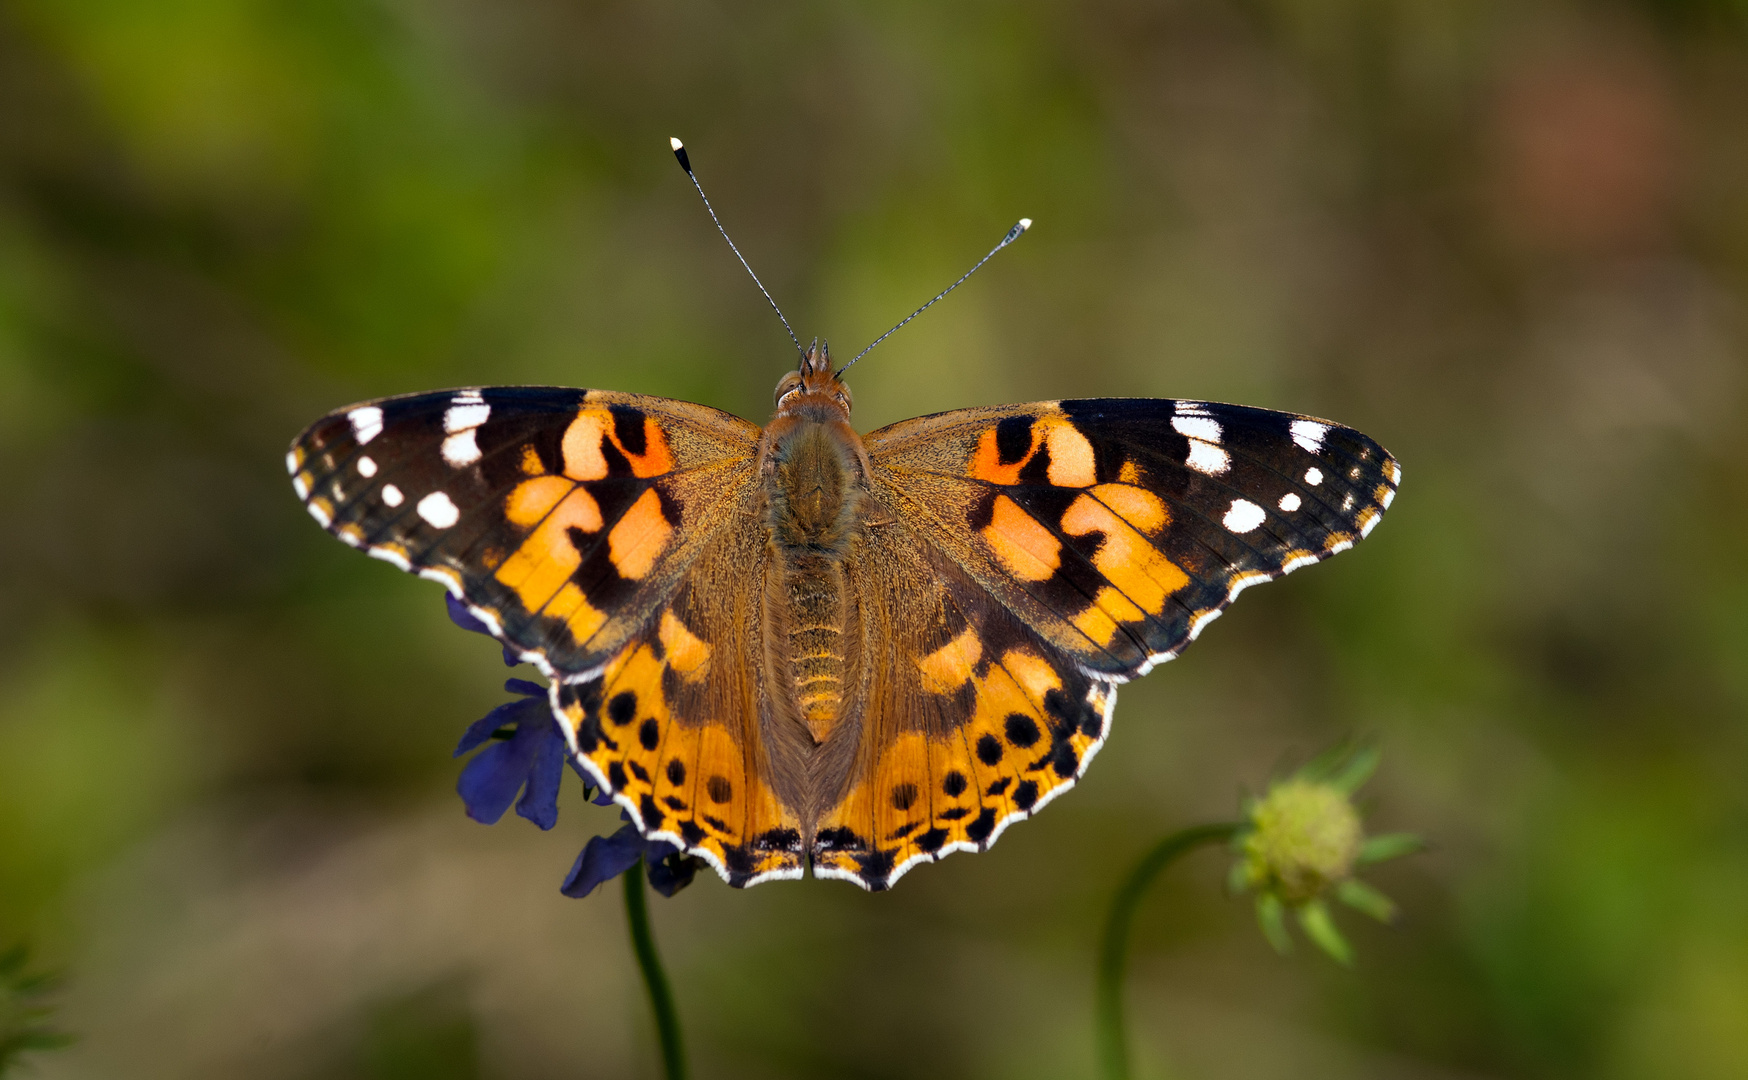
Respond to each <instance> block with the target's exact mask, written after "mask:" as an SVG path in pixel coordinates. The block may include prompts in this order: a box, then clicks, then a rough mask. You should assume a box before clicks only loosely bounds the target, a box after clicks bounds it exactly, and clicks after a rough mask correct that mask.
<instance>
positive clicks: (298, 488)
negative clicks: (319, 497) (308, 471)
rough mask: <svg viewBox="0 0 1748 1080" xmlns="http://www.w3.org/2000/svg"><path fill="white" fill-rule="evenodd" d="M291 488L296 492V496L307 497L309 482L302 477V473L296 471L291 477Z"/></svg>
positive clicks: (308, 494) (308, 495)
mask: <svg viewBox="0 0 1748 1080" xmlns="http://www.w3.org/2000/svg"><path fill="white" fill-rule="evenodd" d="M291 490H293V491H295V492H297V497H298V498H300V499H307V498H309V497H310V485H309V482H308V481H306V480H305V479H304V478H303V474H302V473H298V474H297V475H296V476H294V477H292V478H291Z"/></svg>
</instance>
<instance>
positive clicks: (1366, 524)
mask: <svg viewBox="0 0 1748 1080" xmlns="http://www.w3.org/2000/svg"><path fill="white" fill-rule="evenodd" d="M1383 520H1384V515H1383V514H1367V515H1366V520H1365V521H1363V522H1361V523H1360V539H1362V540H1363V539H1365V538H1366V537H1368V536H1370V535H1372V530H1373V529H1375V528H1377V527H1378V522H1380V521H1383Z"/></svg>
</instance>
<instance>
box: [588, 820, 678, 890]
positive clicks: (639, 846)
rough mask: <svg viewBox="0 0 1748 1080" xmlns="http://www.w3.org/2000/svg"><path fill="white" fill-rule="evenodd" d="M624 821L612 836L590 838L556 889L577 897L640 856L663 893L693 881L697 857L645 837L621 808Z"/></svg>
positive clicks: (616, 875)
mask: <svg viewBox="0 0 1748 1080" xmlns="http://www.w3.org/2000/svg"><path fill="white" fill-rule="evenodd" d="M619 816H620V817H623V818H626V819H627V824H626V825H624V826H623V827H621V828H620V830H619V831H618V832H616V833H614V834H613V835H612V836H597V837H594V838H593V839H591V840H590V841H589V842H588V844H587V845H586V846H585V847H584V848H583V851H582V854H580V855H578V856H577V861H576V863H575V864H574V865H573V866H572V867H571V872H570V875H569V876H567V877H566V878H565V879H564V884H563V885H562V886H560V887H559V891H560V892H562V893H564V894H565V895H566V896H570V897H576V898H578V899H580V898H582V897H585V896H587V895H589V894H590V893H592V892H594V891H595V889H596V888H597V887H598V886H600V885H601V884H602V883H604V882H606V881H609V880H611V879H613V878H616V877H618V876H619V875H620V874H623V873H625V871H627V870H629V869H631V868H632V867H633V866H636V865H637V860H639V859H642V860H643V861H644V863H645V864H646V865H647V866H648V867H649V885H650V888H652V889H654V890H655V891H656V892H659V893H661V894H662V895H663V896H672V895H674V894H675V893H677V892H679V891H680V890H681V889H684V888H685V887H686V886H688V885H690V884H692V878H693V877H694V876H695V875H696V874H697V873H698V866H699V860H698V859H697V858H696V857H695V856H691V855H681V854H680V849H679V848H677V847H675V846H674V845H672V844H670V843H668V842H667V841H666V840H645V839H644V838H643V837H642V836H641V835H639V834H638V831H637V826H635V825H632V824H630V823H629V819H630V815H628V814H626V813H624V812H623V811H621V812H620V815H619Z"/></svg>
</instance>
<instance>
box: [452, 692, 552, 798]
mask: <svg viewBox="0 0 1748 1080" xmlns="http://www.w3.org/2000/svg"><path fill="white" fill-rule="evenodd" d="M495 715H502V716H504V717H513V718H514V719H515V722H516V733H515V734H514V735H512V736H511V737H510V738H509V739H508V740H503V741H499V742H495V743H493V745H491V746H488V747H486V748H485V749H484V750H481V751H480V752H479V753H478V754H476V755H475V756H474V758H473V760H472V761H469V762H468V763H467V765H466V766H465V767H464V768H463V769H462V770H461V779H460V780H458V781H457V782H456V785H455V790H456V792H457V793H459V794H460V795H461V801H462V802H463V803H465V804H466V805H467V816H468V817H470V818H473V819H474V820H475V821H478V822H482V823H483V824H486V825H492V824H496V822H497V820H498V819H499V818H501V817H503V816H504V811H505V810H508V809H509V808H510V804H511V803H512V802H514V801H515V799H516V793H517V792H518V791H520V790H522V787H523V785H524V784H527V783H528V781H529V774H530V773H531V772H532V771H533V769H534V766H535V761H536V759H537V758H538V756H539V754H540V751H541V749H542V748H543V747H545V746H546V745H548V744H549V743H550V741H551V739H552V737H553V734H554V732H553V722H552V711H551V709H549V708H548V707H547V704H546V702H544V701H539V700H536V699H532V698H525V699H523V700H521V701H514V702H511V703H510V704H508V705H500V706H498V708H496V709H493V710H492V713H491V714H490V715H488V716H487V717H486V719H487V720H490V719H491V718H492V716H495ZM484 722H485V721H481V722H480V724H476V725H474V726H475V727H476V728H477V727H480V726H481V725H483V724H484ZM494 730H495V729H494ZM469 735H470V736H471V735H472V731H471V729H470V732H469ZM465 741H466V739H465V738H464V739H463V742H465ZM553 794H554V796H555V797H556V794H557V792H556V787H555V788H554V790H553ZM553 812H554V813H555V814H556V813H557V809H556V804H555V808H554V811H553Z"/></svg>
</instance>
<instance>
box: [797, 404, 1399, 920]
mask: <svg viewBox="0 0 1748 1080" xmlns="http://www.w3.org/2000/svg"><path fill="white" fill-rule="evenodd" d="M867 444H868V450H869V458H870V466H871V471H870V476H869V487H870V490H871V492H872V494H873V496H874V500H875V501H874V506H873V508H872V509H871V510H870V512H869V515H868V518H869V521H870V526H869V528H868V529H867V531H866V534H865V542H864V544H863V549H862V552H861V553H860V555H859V557H858V562H857V564H856V566H855V567H853V568H852V569H853V574H854V580H855V582H856V588H857V593H858V601H859V604H860V606H861V610H862V611H863V613H864V614H863V623H864V628H865V633H867V634H869V635H871V636H872V637H871V640H884V641H887V642H889V644H888V645H887V646H886V648H885V649H884V651H883V652H882V651H880V650H874V651H873V652H872V653H871V654H870V655H872V657H873V658H872V660H871V661H870V663H869V665H868V673H867V682H866V685H865V687H864V693H863V696H864V697H865V699H866V705H865V706H864V710H865V711H864V712H863V713H861V714H860V716H859V722H860V728H861V738H862V746H861V749H860V752H859V754H858V758H857V762H856V766H855V768H854V770H853V773H852V779H851V781H850V783H849V785H848V787H847V791H846V793H845V795H844V797H843V799H842V801H841V802H840V803H839V804H838V805H837V806H836V807H835V808H834V809H833V810H832V811H831V812H830V813H829V814H828V815H827V817H826V819H825V821H824V823H823V825H822V828H821V830H820V832H819V840H818V842H817V844H816V848H815V852H814V860H815V866H816V872H818V873H820V874H822V875H823V876H833V877H843V878H846V879H849V880H852V881H855V882H857V883H858V884H861V885H863V886H864V887H867V888H874V889H879V888H885V887H887V886H888V885H890V884H891V883H892V881H893V880H895V879H896V878H897V877H898V875H899V874H902V873H903V872H904V871H905V869H907V868H908V867H909V866H910V865H912V864H914V863H916V862H918V861H922V860H928V859H935V858H939V857H940V856H942V855H944V854H946V853H949V852H952V851H957V850H968V849H969V850H981V849H984V848H987V847H988V845H989V844H991V843H993V842H994V840H995V838H996V837H997V836H998V835H999V834H1000V833H1001V831H1002V829H1004V828H1005V827H1006V825H1007V824H1008V823H1009V822H1011V821H1013V820H1015V819H1017V818H1023V817H1027V816H1030V814H1032V813H1033V812H1035V811H1036V810H1037V809H1038V807H1040V806H1042V805H1043V804H1044V803H1045V802H1047V801H1048V800H1049V799H1050V798H1051V797H1053V796H1054V795H1055V794H1058V793H1060V792H1061V791H1063V790H1066V789H1067V788H1068V787H1069V786H1072V784H1073V783H1074V781H1075V780H1076V779H1077V778H1078V777H1079V776H1080V774H1081V773H1082V772H1083V771H1084V770H1085V768H1086V765H1087V763H1088V762H1089V761H1090V760H1091V758H1092V756H1093V754H1094V753H1096V752H1097V750H1098V748H1099V746H1100V745H1101V744H1102V742H1103V740H1104V738H1105V734H1106V731H1107V728H1108V725H1109V719H1110V714H1111V710H1112V708H1113V707H1114V705H1115V702H1116V687H1117V685H1118V684H1119V683H1121V682H1123V681H1125V680H1127V679H1129V678H1133V677H1134V676H1136V675H1138V674H1141V673H1143V672H1145V671H1146V670H1147V669H1148V668H1150V667H1151V666H1152V665H1153V664H1155V663H1158V662H1160V661H1162V660H1166V659H1169V658H1171V657H1172V656H1175V655H1176V654H1177V653H1178V652H1179V651H1180V650H1181V649H1182V648H1183V647H1184V646H1185V645H1186V644H1188V643H1189V642H1190V641H1192V640H1194V638H1195V637H1196V635H1197V634H1198V633H1200V631H1201V629H1202V628H1203V627H1205V626H1206V625H1207V623H1208V622H1209V620H1211V619H1213V618H1214V617H1215V616H1217V615H1218V614H1219V613H1220V612H1221V611H1222V610H1223V609H1224V608H1225V607H1226V606H1227V605H1228V604H1230V603H1231V602H1232V600H1233V599H1234V598H1235V597H1236V596H1237V595H1238V593H1239V592H1240V591H1242V590H1243V589H1244V588H1245V587H1247V586H1249V585H1252V584H1256V583H1258V582H1261V581H1265V580H1269V579H1271V578H1274V577H1278V576H1280V575H1282V574H1286V573H1290V572H1291V571H1292V570H1294V569H1297V568H1298V567H1300V566H1304V565H1308V564H1309V563H1312V562H1316V561H1319V560H1321V559H1324V558H1327V557H1329V556H1330V555H1333V554H1335V553H1337V552H1340V551H1343V550H1345V549H1346V548H1348V547H1350V546H1352V544H1353V543H1354V541H1355V540H1357V539H1358V538H1360V537H1363V536H1364V535H1366V534H1367V533H1369V532H1370V531H1371V529H1372V527H1373V526H1374V525H1376V523H1377V521H1378V519H1379V516H1380V515H1381V514H1382V513H1383V511H1384V509H1385V508H1386V507H1388V505H1389V503H1390V501H1391V499H1392V497H1393V496H1394V494H1395V490H1396V484H1397V482H1398V481H1399V479H1400V476H1401V470H1400V468H1399V467H1398V466H1397V464H1396V462H1395V460H1394V459H1392V458H1391V457H1390V456H1389V455H1388V454H1387V453H1385V452H1384V450H1383V449H1382V448H1381V447H1379V446H1378V444H1377V443H1375V442H1373V441H1372V440H1371V439H1369V438H1367V437H1366V436H1364V435H1362V434H1360V433H1359V432H1357V431H1354V430H1352V429H1350V428H1344V427H1340V426H1338V425H1334V424H1330V423H1328V422H1327V421H1322V420H1316V419H1313V418H1311V417H1303V416H1296V415H1292V414H1285V413H1276V412H1269V411H1267V410H1261V409H1250V408H1243V407H1239V406H1229V405H1214V404H1207V403H1202V402H1174V401H1152V400H1120V399H1119V400H1093V401H1063V402H1044V403H1039V404H1034V405H1021V406H1011V407H1007V408H990V409H968V410H963V411H960V412H952V413H945V414H941V415H938V416H930V417H923V418H920V419H917V420H910V421H905V422H904V423H900V424H896V425H893V426H892V427H888V428H885V429H882V430H881V431H878V432H875V433H874V434H873V435H871V436H870V437H869V438H868V440H867Z"/></svg>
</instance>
